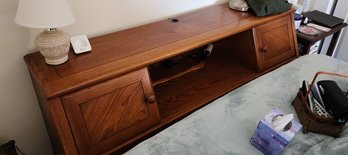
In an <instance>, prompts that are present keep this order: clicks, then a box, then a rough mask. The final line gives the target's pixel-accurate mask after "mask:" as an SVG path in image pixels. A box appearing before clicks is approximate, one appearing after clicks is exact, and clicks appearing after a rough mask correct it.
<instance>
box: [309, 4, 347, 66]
mask: <svg viewBox="0 0 348 155" xmlns="http://www.w3.org/2000/svg"><path fill="white" fill-rule="evenodd" d="M332 2H333V0H312V6H311V9H310V10H319V11H322V12H326V13H329V12H330V8H331V5H332ZM346 6H348V1H346V0H338V3H337V5H336V9H335V12H334V16H336V17H339V18H342V19H345V22H347V17H348V9H347V7H346ZM346 29H347V28H345V29H343V30H342V32H341V36H340V37H339V40H338V43H337V46H336V49H335V51H334V55H333V56H334V57H335V58H338V59H341V60H343V61H346V62H348V44H347V43H348V31H347V30H346ZM331 38H332V36H329V37H327V38H326V39H325V41H324V44H323V47H322V49H321V54H326V52H327V50H328V48H329V45H330V42H331Z"/></svg>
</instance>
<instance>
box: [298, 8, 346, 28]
mask: <svg viewBox="0 0 348 155" xmlns="http://www.w3.org/2000/svg"><path fill="white" fill-rule="evenodd" d="M303 16H304V17H308V18H309V19H310V20H311V21H313V22H315V23H318V24H319V25H322V26H325V27H329V28H333V27H335V26H337V25H339V24H342V23H343V19H341V18H337V17H335V16H331V15H328V14H326V13H324V12H320V11H318V10H313V11H309V12H305V13H303Z"/></svg>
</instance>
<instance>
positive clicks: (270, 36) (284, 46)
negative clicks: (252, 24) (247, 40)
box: [253, 16, 297, 71]
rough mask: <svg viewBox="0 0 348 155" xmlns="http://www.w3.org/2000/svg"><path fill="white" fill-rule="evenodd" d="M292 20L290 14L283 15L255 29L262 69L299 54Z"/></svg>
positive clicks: (258, 56)
mask: <svg viewBox="0 0 348 155" xmlns="http://www.w3.org/2000/svg"><path fill="white" fill-rule="evenodd" d="M292 22H293V20H292V18H291V17H290V16H288V17H282V18H280V19H277V20H275V21H273V22H269V23H267V24H264V25H262V26H258V27H256V28H254V29H253V33H254V36H255V38H254V39H255V45H256V55H257V59H258V63H259V70H260V71H263V70H265V69H268V68H270V67H272V66H274V65H276V64H279V63H280V62H283V61H284V60H287V59H289V58H291V57H294V56H295V55H296V54H297V53H296V50H295V48H296V46H295V37H294V36H293V33H292V30H293V27H292Z"/></svg>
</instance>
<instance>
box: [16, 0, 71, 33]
mask: <svg viewBox="0 0 348 155" xmlns="http://www.w3.org/2000/svg"><path fill="white" fill-rule="evenodd" d="M74 21H75V19H74V15H73V13H72V11H71V8H70V6H69V3H68V0H19V3H18V8H17V15H16V19H15V22H16V23H17V24H19V25H22V26H25V27H30V28H58V27H64V26H68V25H70V24H72V23H74Z"/></svg>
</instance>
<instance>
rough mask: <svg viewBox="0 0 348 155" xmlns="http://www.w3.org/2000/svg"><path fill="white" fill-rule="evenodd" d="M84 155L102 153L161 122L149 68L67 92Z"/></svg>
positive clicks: (65, 103)
mask: <svg viewBox="0 0 348 155" xmlns="http://www.w3.org/2000/svg"><path fill="white" fill-rule="evenodd" d="M62 102H63V106H64V109H65V111H66V115H67V117H68V121H69V124H70V126H71V130H72V132H73V135H74V137H75V141H76V144H77V147H78V150H79V152H80V154H99V153H102V152H104V151H107V150H108V149H110V148H112V147H115V146H117V145H119V144H120V143H122V142H124V141H125V140H127V139H129V138H132V137H133V136H135V135H137V134H139V133H141V132H143V131H144V130H146V129H148V128H151V127H153V126H155V125H156V124H158V123H159V122H160V116H159V112H158V108H157V103H156V100H155V96H154V93H153V89H152V86H151V82H150V79H149V76H148V70H147V68H144V69H140V70H137V71H133V72H131V73H129V74H126V75H122V76H120V77H118V78H115V79H112V80H109V81H105V82H103V83H100V84H97V85H94V86H92V87H89V88H85V89H82V90H80V91H77V92H74V93H71V94H68V95H65V96H63V97H62Z"/></svg>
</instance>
